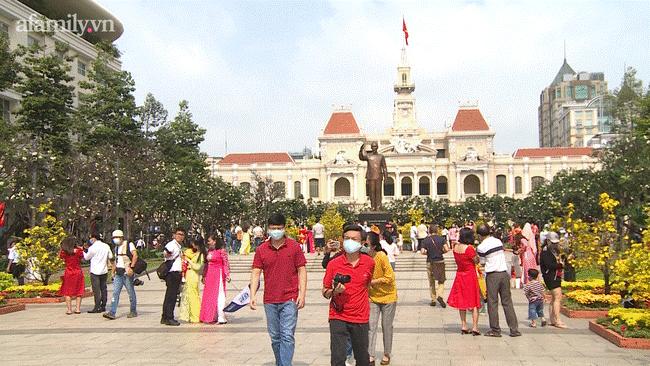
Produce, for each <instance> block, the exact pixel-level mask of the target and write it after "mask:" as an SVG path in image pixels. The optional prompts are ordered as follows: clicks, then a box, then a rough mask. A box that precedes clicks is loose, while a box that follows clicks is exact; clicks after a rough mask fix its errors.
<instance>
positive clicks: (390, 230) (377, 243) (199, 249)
mask: <svg viewBox="0 0 650 366" xmlns="http://www.w3.org/2000/svg"><path fill="white" fill-rule="evenodd" d="M267 227H268V231H267V232H266V233H264V231H263V230H262V229H261V227H260V226H259V225H254V226H253V227H250V226H248V225H245V224H244V226H243V227H240V226H239V225H233V228H232V230H225V231H224V233H223V235H217V234H213V235H210V236H209V237H208V238H207V245H206V244H204V240H203V238H202V237H201V236H196V237H191V238H188V239H186V238H185V235H186V232H185V231H184V230H183V229H177V230H176V231H175V232H174V235H173V240H171V241H169V242H168V243H167V244H165V245H164V249H163V253H164V259H165V261H166V263H167V264H168V267H169V270H168V272H167V273H166V275H165V277H164V280H165V284H166V291H165V296H164V299H163V306H162V315H161V324H165V325H172V326H176V325H179V324H180V322H179V321H178V320H181V321H185V322H188V323H199V322H200V323H209V324H225V323H227V321H228V320H227V318H226V316H225V313H224V308H225V306H226V284H227V283H228V282H230V266H229V262H228V252H229V251H231V252H238V253H240V254H245V253H247V252H248V251H250V250H254V253H255V254H254V258H253V264H252V272H251V276H250V301H249V307H250V309H252V310H256V309H257V307H258V303H257V292H258V289H259V285H260V278H261V277H262V276H263V277H264V283H265V285H264V297H263V305H264V311H265V315H266V320H267V329H268V333H269V336H270V338H271V348H272V350H273V353H274V355H275V358H276V364H277V365H291V364H292V360H293V353H294V348H295V338H294V334H295V329H296V325H297V319H298V310H299V309H301V308H303V307H304V306H305V295H306V290H307V288H306V287H307V270H306V267H305V265H306V258H305V253H310V252H317V253H318V254H319V255H320V254H321V253H323V259H322V266H323V268H325V275H324V278H323V282H322V289H321V292H322V295H323V297H324V298H326V299H327V300H329V302H330V305H329V328H330V351H331V364H332V365H344V364H351V363H352V361H351V360H352V358H354V359H355V360H356V364H357V365H374V364H375V362H376V361H375V356H376V354H375V352H376V347H377V341H376V340H377V330H378V324H379V321H380V319H381V328H382V340H383V352H382V354H381V356H382V357H381V360H380V361H379V363H380V364H381V365H388V364H389V363H390V359H391V355H392V345H393V322H394V318H395V313H396V306H397V288H396V281H395V257H397V256H399V255H400V252H401V250H400V249H403V247H402V246H400V245H398V242H400V243H401V239H402V238H401V236H400V235H399V233H398V231H397V228H396V226H395V224H394V223H393V222H389V223H387V224H385V225H384V228H383V229H384V230H383V232H382V231H381V230H380V229H379V227H378V226H375V225H370V226H369V225H367V223H364V224H359V223H352V224H349V225H346V226H345V227H344V228H343V231H342V233H341V235H340V239H339V240H328V241H327V242H325V237H324V227H323V225H322V224H320V223H317V224H316V225H314V226H313V227H308V226H307V225H303V226H301V228H300V231H299V238H298V241H294V240H293V239H291V238H289V237H287V235H286V218H285V217H284V216H283V215H282V214H279V213H276V214H273V215H271V216H270V217H269V218H268V222H267ZM536 231H537V232H536ZM228 233H230V235H229V234H228ZM265 234H267V235H268V238H267V237H265ZM251 238H252V240H251ZM411 239H412V243H413V244H412V245H413V247H414V248H415V251H416V252H419V253H421V254H422V255H424V256H426V263H427V274H428V279H429V293H430V305H431V306H437V305H440V306H441V307H443V308H445V307H446V306H447V305H449V306H450V307H452V308H455V309H457V310H458V311H459V316H460V321H461V327H460V333H461V334H472V335H474V336H477V335H481V334H482V333H481V331H480V330H479V329H478V320H479V312H480V310H484V309H485V308H487V314H488V318H489V328H490V329H489V330H488V331H487V332H485V333H484V335H485V336H490V337H501V328H500V323H499V309H498V307H499V303H500V304H501V307H502V308H503V311H504V313H505V318H506V323H507V325H508V328H509V335H510V336H511V337H518V336H521V333H520V332H519V329H518V321H517V314H516V313H515V310H514V306H513V302H512V294H511V288H512V287H518V286H519V285H520V284H523V288H524V290H523V291H524V294H525V295H526V297H527V299H528V301H529V309H528V314H527V315H528V319H530V321H531V322H530V324H529V326H530V327H533V328H534V327H537V326H538V325H539V326H546V325H550V326H555V327H558V328H567V326H566V325H565V324H564V323H563V322H562V320H561V318H560V316H559V305H560V301H561V298H562V291H561V281H562V278H563V269H564V268H565V267H566V266H567V259H570V257H566V256H565V257H563V256H561V255H560V253H561V237H560V235H559V234H558V233H555V232H551V231H550V230H548V227H545V228H544V231H542V232H539V230H537V226H536V225H533V224H531V223H526V224H525V225H524V226H523V228H521V229H520V228H519V227H515V228H513V230H511V231H510V232H508V233H507V234H504V233H503V232H502V231H500V230H495V229H494V228H492V227H490V226H489V225H487V224H484V223H483V224H480V225H478V226H477V225H475V224H474V223H469V224H466V225H458V226H456V225H454V226H452V227H451V228H450V229H449V230H446V229H444V228H442V229H441V228H440V227H438V226H437V225H435V224H427V223H425V222H422V223H420V225H417V226H415V225H414V229H413V230H411ZM504 242H507V243H509V244H510V245H509V246H510V247H511V248H510V249H507V246H506V245H504ZM78 244H79V243H78V242H77V239H76V238H74V237H68V238H66V239H65V240H63V242H62V243H61V252H60V258H62V259H63V260H64V262H65V272H64V275H63V277H62V280H63V282H62V285H61V289H60V291H59V292H58V295H59V296H64V297H65V300H66V307H67V312H66V313H67V314H80V312H81V309H80V306H81V297H82V295H83V294H84V292H85V288H84V276H83V272H82V269H81V261H82V260H87V261H89V262H90V278H91V285H92V289H93V292H94V307H93V309H92V310H90V311H88V312H89V313H103V317H105V318H107V319H110V320H113V319H116V317H117V315H116V312H117V308H118V304H119V299H120V293H121V291H122V288H123V287H124V288H126V291H127V294H128V296H129V300H130V308H129V313H128V314H127V316H126V317H127V318H133V317H137V316H138V313H137V298H136V292H135V289H134V279H135V277H136V276H135V274H134V268H133V267H134V265H135V263H136V262H137V259H138V251H137V249H138V248H137V247H136V245H134V244H133V243H131V242H128V241H126V240H124V234H123V232H122V231H121V230H115V231H113V233H112V244H113V246H112V248H111V246H109V245H108V244H106V243H104V242H103V241H102V237H101V235H100V234H99V233H93V234H91V235H90V237H89V240H88V241H87V242H86V243H84V244H83V245H78ZM184 245H185V246H186V249H185V250H183V247H184ZM507 250H511V251H512V255H511V258H512V259H511V261H510V262H508V261H507V260H506V251H507ZM449 251H452V253H453V257H454V260H455V262H456V265H457V270H456V275H455V278H454V281H453V285H452V286H451V288H450V291H449V295H448V296H447V299H446V301H445V295H444V285H445V281H446V270H445V258H444V254H445V253H447V252H449ZM12 253H13V255H11V254H12ZM17 256H18V253H17V251H15V248H13V245H12V246H11V247H10V261H9V264H8V266H7V271H8V272H12V273H15V272H16V271H17V269H16V267H17V266H18V265H19V261H15V258H16V257H17ZM517 267H520V268H517ZM109 270H110V278H111V279H112V281H113V296H112V299H111V302H110V303H108V298H107V288H106V287H107V285H106V283H107V280H108V271H109ZM513 279H516V280H517V281H513ZM542 281H543V284H542ZM201 283H203V290H202V291H200V288H199V287H200V284H201ZM181 284H182V286H181ZM544 285H545V286H546V289H548V290H549V291H550V293H551V296H552V300H551V302H550V306H549V310H550V311H549V318H548V319H549V321H548V322H547V321H546V318H545V317H544V304H545V301H546V300H545V287H544ZM201 292H202V295H201ZM179 294H180V311H179V314H178V320H176V319H175V317H174V310H175V307H176V303H177V301H178V298H179V297H178V296H179ZM73 298H74V299H75V303H74V308H73V306H72V305H73V304H72V299H73ZM107 308H108V311H107ZM470 311H471V313H472V324H471V327H470V325H469V324H468V322H467V312H470Z"/></svg>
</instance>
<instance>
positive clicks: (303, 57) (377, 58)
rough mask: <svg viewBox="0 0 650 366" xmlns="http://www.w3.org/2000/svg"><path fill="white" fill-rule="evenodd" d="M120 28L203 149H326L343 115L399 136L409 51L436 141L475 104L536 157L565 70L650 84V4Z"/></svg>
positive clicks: (274, 7) (132, 9) (267, 17)
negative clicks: (195, 128) (201, 136)
mask: <svg viewBox="0 0 650 366" xmlns="http://www.w3.org/2000/svg"><path fill="white" fill-rule="evenodd" d="M97 1H98V2H99V3H100V4H102V5H103V6H104V7H106V8H107V9H108V10H110V11H111V12H112V13H114V14H115V15H116V16H117V17H118V19H120V20H121V21H122V23H123V24H124V34H123V35H122V36H121V37H120V38H119V39H118V40H117V42H116V44H117V46H118V47H119V48H120V50H121V51H122V52H123V55H122V68H123V69H124V70H127V71H129V72H131V73H132V75H133V78H134V79H135V82H136V88H137V90H136V93H135V94H136V99H137V101H138V104H141V103H142V102H143V101H144V98H145V96H146V94H147V93H152V94H153V95H154V97H155V98H156V99H158V100H159V101H161V102H162V103H163V104H164V105H165V107H166V108H167V110H168V111H169V113H170V116H172V117H173V116H174V115H175V114H176V113H177V112H178V102H179V101H180V100H182V99H187V100H188V101H189V106H190V110H191V112H192V113H193V115H194V121H195V122H196V123H197V124H199V125H200V126H201V127H203V128H205V129H206V130H207V133H206V141H205V142H204V143H203V144H202V149H203V151H205V152H206V153H208V155H210V156H223V155H224V154H225V153H226V149H225V146H226V143H225V142H226V136H227V148H228V151H227V152H228V153H243V152H281V151H288V152H291V151H299V150H301V149H302V148H303V147H305V146H306V147H309V148H312V149H316V148H317V147H318V140H317V137H318V135H319V134H320V133H321V131H322V129H323V128H324V127H325V124H326V123H327V121H328V119H329V117H330V115H331V113H332V110H333V106H342V105H344V106H348V107H350V108H351V109H352V112H353V113H354V116H355V118H356V120H357V122H358V123H359V125H360V127H361V128H362V129H364V130H365V131H366V132H368V133H373V132H379V131H383V130H385V129H387V128H390V127H391V125H392V107H393V99H394V97H395V93H394V92H393V83H394V82H395V81H396V78H397V63H398V61H399V58H400V52H401V51H400V50H401V48H402V46H403V43H404V37H403V33H402V15H404V17H405V19H406V24H407V27H408V29H409V35H410V36H409V46H408V48H407V50H408V51H407V52H408V57H409V61H410V63H411V67H412V77H413V79H414V81H415V85H416V88H415V92H414V96H415V98H416V101H417V107H418V122H419V124H420V125H421V126H423V127H425V128H426V129H427V130H428V131H433V132H439V131H443V130H444V129H445V125H446V124H449V123H451V122H452V121H453V119H454V118H455V116H456V112H457V111H458V105H459V102H468V101H470V102H476V101H478V104H479V107H480V109H481V111H482V112H483V115H484V116H485V117H486V118H487V119H488V122H489V123H490V124H491V125H492V128H493V129H494V130H495V131H496V137H495V150H496V152H499V153H512V152H514V151H515V150H516V149H517V148H524V147H537V146H538V131H537V107H538V106H539V95H540V92H541V91H542V89H543V88H545V87H546V86H548V85H549V84H550V83H551V81H552V80H553V78H554V77H555V74H556V73H557V71H558V70H559V69H560V66H561V65H562V61H563V57H564V56H563V53H564V46H563V45H564V42H565V41H566V49H567V51H566V54H567V61H568V62H569V64H570V65H571V66H572V67H573V69H574V70H576V71H587V72H604V73H605V79H606V80H607V81H608V85H609V89H610V90H612V89H614V88H616V87H618V86H619V85H620V83H621V80H622V77H623V71H624V67H625V65H627V66H633V67H635V68H636V69H637V70H638V73H637V77H638V78H640V79H642V80H643V82H644V86H648V82H650V70H649V66H650V63H649V62H648V60H650V2H648V1H606V2H596V1H550V2H547V1H544V2H520V1H512V2H511V1H499V2H497V1H485V2H476V1H459V2H454V1H450V2H446V1H445V2H442V1H440V2H438V1H431V2H416V1H413V2H411V1H409V2H393V1H390V2H378V1H374V2H362V1H330V2H317V1H275V2H270V1H243V2H217V1H186V0H173V1H172V0H155V1H154V0H149V1H126V0H97Z"/></svg>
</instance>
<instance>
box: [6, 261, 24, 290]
mask: <svg viewBox="0 0 650 366" xmlns="http://www.w3.org/2000/svg"><path fill="white" fill-rule="evenodd" d="M9 272H11V274H12V275H13V276H14V278H15V279H16V281H18V284H19V285H20V286H22V285H24V284H25V266H24V265H22V264H17V263H11V265H10V266H9Z"/></svg>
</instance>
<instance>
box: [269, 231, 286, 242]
mask: <svg viewBox="0 0 650 366" xmlns="http://www.w3.org/2000/svg"><path fill="white" fill-rule="evenodd" d="M269 236H270V237H272V238H273V240H280V239H282V237H283V236H284V230H280V229H276V230H269Z"/></svg>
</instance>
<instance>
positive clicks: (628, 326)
mask: <svg viewBox="0 0 650 366" xmlns="http://www.w3.org/2000/svg"><path fill="white" fill-rule="evenodd" d="M641 306H642V307H645V309H643V308H642V309H624V308H614V309H611V310H610V311H609V315H608V316H607V317H605V318H599V319H598V320H597V321H596V322H590V323H589V329H590V330H591V331H593V332H594V333H597V334H598V335H600V336H601V337H603V338H605V339H607V340H609V341H610V342H612V343H614V344H616V345H617V346H619V347H627V348H641V349H650V302H646V303H645V304H641Z"/></svg>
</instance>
